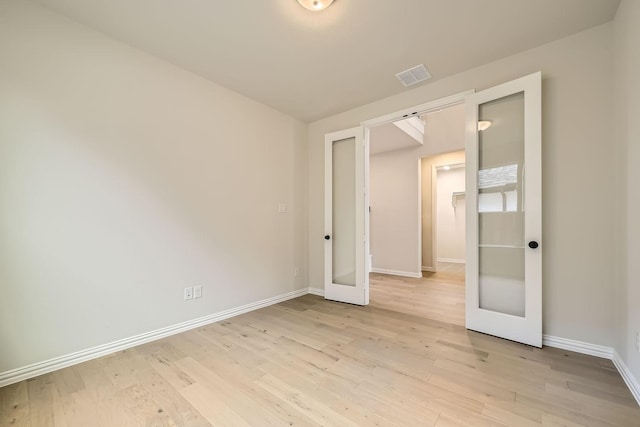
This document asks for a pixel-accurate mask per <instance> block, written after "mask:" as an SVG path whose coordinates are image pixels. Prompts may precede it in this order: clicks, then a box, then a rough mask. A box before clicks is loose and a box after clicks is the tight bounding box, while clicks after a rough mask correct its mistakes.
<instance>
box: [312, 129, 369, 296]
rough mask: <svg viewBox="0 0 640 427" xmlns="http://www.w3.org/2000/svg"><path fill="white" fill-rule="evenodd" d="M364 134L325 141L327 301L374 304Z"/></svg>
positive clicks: (343, 134) (351, 131)
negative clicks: (367, 254) (368, 266)
mask: <svg viewBox="0 0 640 427" xmlns="http://www.w3.org/2000/svg"><path fill="white" fill-rule="evenodd" d="M366 159H367V155H366V152H365V144H364V128H363V127H361V126H359V127H356V128H353V129H347V130H344V131H340V132H334V133H330V134H327V135H325V192H324V194H325V201H324V206H325V215H324V217H325V226H324V236H323V238H324V282H325V283H324V296H325V298H326V299H330V300H334V301H341V302H347V303H351V304H358V305H367V304H369V275H368V272H367V268H366V266H367V262H366V257H365V256H366V253H367V251H368V250H367V242H366V236H367V233H366V227H367V226H368V225H367V218H368V215H367V214H368V212H367V211H366V209H365V207H366V206H367V203H368V202H367V199H366V194H365V173H366V162H365V160H366Z"/></svg>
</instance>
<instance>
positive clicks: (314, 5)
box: [298, 0, 333, 12]
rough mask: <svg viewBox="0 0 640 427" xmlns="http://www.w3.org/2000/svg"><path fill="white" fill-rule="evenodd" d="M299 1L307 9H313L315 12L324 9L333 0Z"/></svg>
mask: <svg viewBox="0 0 640 427" xmlns="http://www.w3.org/2000/svg"><path fill="white" fill-rule="evenodd" d="M298 3H300V5H301V6H302V7H304V8H305V9H309V10H313V11H314V12H316V11H319V10H324V9H326V8H328V7H329V6H331V3H333V0H298Z"/></svg>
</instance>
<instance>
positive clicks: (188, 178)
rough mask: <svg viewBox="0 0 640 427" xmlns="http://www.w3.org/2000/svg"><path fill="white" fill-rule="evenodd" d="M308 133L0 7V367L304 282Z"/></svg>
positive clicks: (50, 18) (131, 56) (129, 55)
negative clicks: (191, 291)
mask: <svg viewBox="0 0 640 427" xmlns="http://www.w3.org/2000/svg"><path fill="white" fill-rule="evenodd" d="M305 138H306V130H305V125H304V124H302V123H301V122H299V121H297V120H294V119H293V118H291V117H289V116H287V115H284V114H282V113H279V112H277V111H275V110H273V109H271V108H268V107H266V106H263V105H261V104H259V103H256V102H254V101H252V100H249V99H247V98H245V97H243V96H240V95H238V94H236V93H234V92H231V91H229V90H227V89H224V88H222V87H220V86H217V85H215V84H212V83H211V82H209V81H206V80H204V79H202V78H200V77H197V76H195V75H193V74H191V73H189V72H186V71H183V70H181V69H179V68H176V67H174V66H172V65H170V64H168V63H166V62H163V61H160V60H158V59H156V58H155V57H153V56H151V55H148V54H145V53H142V52H140V51H138V50H136V49H133V48H131V47H129V46H127V45H124V44H122V43H119V42H117V41H114V40H113V39H109V38H107V37H105V36H103V35H102V34H100V33H98V32H95V31H92V30H89V29H87V28H86V27H83V26H80V25H77V24H74V23H72V22H71V21H69V20H67V19H65V18H62V17H61V16H59V15H56V14H54V13H52V12H50V11H48V10H46V9H43V8H41V7H38V6H35V5H33V4H31V3H29V2H23V1H18V0H5V1H2V2H0V206H2V208H1V209H0V373H2V372H3V371H7V370H10V369H13V368H17V367H22V366H25V365H28V364H31V363H34V362H39V361H43V360H45V359H49V358H52V357H55V356H60V355H64V354H68V353H71V352H74V351H78V350H82V349H87V348H90V347H93V346H97V345H100V344H104V343H108V342H111V341H115V340H118V339H121V338H125V337H130V336H133V335H136V334H139V333H143V332H147V331H151V330H154V329H158V328H162V327H165V326H169V325H173V324H176V323H179V322H184V321H187V320H190V319H194V318H198V317H201V316H204V315H208V314H210V313H216V312H219V311H222V310H225V309H229V308H233V307H238V306H240V305H243V304H247V303H251V302H255V301H259V300H262V299H265V298H268V297H273V296H276V295H281V294H284V293H287V292H290V291H293V290H295V289H301V288H305V287H306V286H307V283H306V280H305V278H304V276H305V274H304V271H305V270H304V269H305V265H304V263H305V259H306V254H305V252H306V243H305V238H306V235H305V234H304V233H303V230H305V227H306V225H305V217H304V212H305V209H306V200H305V189H306V184H305V173H304V172H303V171H304V170H305V167H304V165H305V163H306V153H305V150H306V144H305ZM279 203H285V204H286V206H287V212H286V213H278V209H277V208H278V204H279ZM294 266H299V267H300V268H301V271H302V274H301V275H300V277H299V278H297V279H294V275H293V269H294ZM196 284H198V285H202V288H203V296H202V298H200V299H197V300H193V301H188V302H187V301H184V300H183V296H182V293H183V288H184V287H185V286H191V285H196Z"/></svg>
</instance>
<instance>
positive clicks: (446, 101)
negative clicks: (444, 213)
mask: <svg viewBox="0 0 640 427" xmlns="http://www.w3.org/2000/svg"><path fill="white" fill-rule="evenodd" d="M474 92H475V91H474V90H468V91H464V92H460V93H456V94H454V95H451V96H446V97H444V98H440V99H436V100H434V101H429V102H426V103H424V104H420V105H416V106H415V107H410V108H405V109H402V110H399V111H396V112H393V113H389V114H385V115H384V116H379V117H375V118H373V119H369V120H365V121H363V122H361V123H360V125H361V126H363V127H364V145H365V178H364V187H365V193H366V199H367V206H369V135H370V130H371V128H372V127H375V126H379V125H383V124H386V123H392V122H395V121H397V120H402V119H406V118H407V117H412V116H421V115H423V114H427V113H432V112H435V111H439V110H442V109H444V108H448V107H453V106H454V105H460V104H463V103H464V100H465V99H466V97H467V95H470V94H472V93H474ZM444 153H445V152H443V153H434V154H433V155H434V156H436V155H438V154H444ZM421 160H422V159H418V165H419V167H418V171H420V170H421V169H422V168H421V166H420V162H421ZM421 192H422V182H421V180H420V174H418V194H417V195H416V196H417V197H418V200H421V199H422V194H421ZM418 206H419V207H418V210H419V215H418V233H419V234H418V235H419V236H422V205H421V203H418ZM365 215H366V219H365V224H366V230H365V232H366V237H365V240H366V242H367V246H366V250H367V254H370V247H369V242H370V240H369V224H370V223H369V210H368V209H367V210H366V212H365ZM369 259H370V256H367V260H369ZM367 263H369V261H367ZM417 263H418V265H417V266H416V271H422V238H420V239H419V242H418V259H417ZM370 267H372V266H370ZM434 268H435V266H434ZM367 271H370V270H367ZM368 292H369V287H368V285H367V295H368Z"/></svg>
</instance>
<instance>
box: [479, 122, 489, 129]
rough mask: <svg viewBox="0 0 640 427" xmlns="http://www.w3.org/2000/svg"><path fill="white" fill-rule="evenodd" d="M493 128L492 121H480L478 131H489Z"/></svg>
mask: <svg viewBox="0 0 640 427" xmlns="http://www.w3.org/2000/svg"><path fill="white" fill-rule="evenodd" d="M489 126H491V121H489V120H480V121H479V122H478V130H487V129H489Z"/></svg>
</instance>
